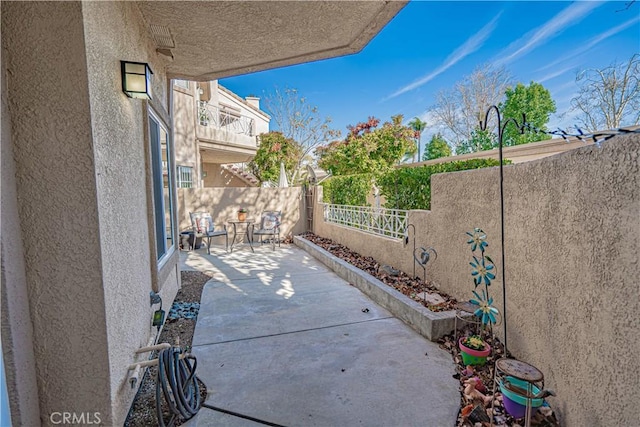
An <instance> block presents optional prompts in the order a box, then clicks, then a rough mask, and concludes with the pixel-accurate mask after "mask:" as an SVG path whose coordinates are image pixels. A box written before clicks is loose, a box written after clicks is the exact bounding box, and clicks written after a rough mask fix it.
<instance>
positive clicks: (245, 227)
mask: <svg viewBox="0 0 640 427" xmlns="http://www.w3.org/2000/svg"><path fill="white" fill-rule="evenodd" d="M229 224H232V225H233V239H232V240H231V247H230V249H229V252H233V247H234V246H235V244H236V243H241V242H242V241H243V240H244V236H247V241H248V242H249V247H250V248H251V252H255V251H254V250H253V244H252V243H251V236H249V227H250V226H251V224H253V221H229ZM238 228H240V230H239V231H238ZM238 236H239V237H240V240H238V239H237V238H238Z"/></svg>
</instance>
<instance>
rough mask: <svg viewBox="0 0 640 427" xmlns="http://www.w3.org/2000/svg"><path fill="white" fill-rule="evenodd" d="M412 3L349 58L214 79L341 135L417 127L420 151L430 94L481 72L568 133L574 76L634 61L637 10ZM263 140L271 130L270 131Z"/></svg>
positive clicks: (594, 5)
mask: <svg viewBox="0 0 640 427" xmlns="http://www.w3.org/2000/svg"><path fill="white" fill-rule="evenodd" d="M626 6H627V3H625V2H624V1H609V2H596V1H581V2H557V1H541V2H528V1H510V2H499V1H491V2H484V1H472V2H462V1H446V2H445V1H442V2H436V1H412V2H410V3H409V4H408V5H407V6H405V7H404V8H403V9H402V10H401V11H400V12H399V13H398V14H397V15H396V16H395V18H393V19H392V20H391V21H390V22H389V23H388V24H387V25H386V26H385V27H384V28H383V29H382V30H381V31H380V32H379V33H378V34H377V36H376V37H374V38H373V39H372V40H371V42H369V44H368V45H367V46H365V48H364V49H363V50H362V51H361V52H360V53H357V54H353V55H349V56H343V57H339V58H333V59H327V60H322V61H316V62H312V63H306V64H300V65H294V66H289V67H283V68H279V69H273V70H267V71H262V72H258V73H253V74H247V75H242V76H236V77H232V78H225V79H221V80H220V83H221V84H222V85H223V86H225V87H227V88H228V89H230V90H232V91H233V92H235V93H236V94H238V95H240V96H243V97H244V96H248V95H255V96H259V97H265V96H268V94H269V93H271V92H273V90H274V88H279V89H285V88H295V89H297V90H298V92H299V93H300V95H302V96H304V97H306V98H307V100H308V102H309V103H310V104H312V105H315V106H317V107H318V110H319V113H320V114H321V115H322V116H323V117H327V116H328V117H330V118H331V120H332V124H331V125H332V127H333V128H335V129H338V130H340V131H342V134H343V135H345V134H346V127H347V125H350V124H356V123H358V122H361V121H366V120H367V118H368V117H369V116H374V117H377V118H379V119H381V120H382V121H387V120H389V119H390V118H391V116H393V115H396V114H403V115H404V118H405V123H406V122H408V121H410V120H411V119H412V118H413V117H420V118H421V119H422V120H426V121H427V123H428V125H429V128H428V129H427V131H426V132H425V133H424V135H425V137H423V138H422V143H423V146H424V144H425V143H426V142H427V141H428V138H429V135H430V134H433V133H434V132H435V131H436V130H437V128H436V125H435V123H434V121H433V120H432V118H431V117H430V115H429V112H428V111H429V108H430V107H432V106H433V104H434V102H435V94H436V93H438V92H439V91H440V90H443V89H451V88H453V86H454V85H455V83H456V82H458V81H460V80H462V79H463V78H464V76H466V75H468V74H470V73H471V72H472V71H473V70H474V69H475V68H477V67H479V66H482V65H484V64H493V65H495V66H504V67H505V69H506V70H507V71H508V72H509V73H510V74H511V75H512V77H513V78H514V81H515V82H522V83H524V84H529V83H530V82H531V81H536V82H538V83H541V84H542V85H543V86H545V87H546V88H547V89H548V90H549V91H550V92H551V96H552V98H553V99H554V100H555V102H556V106H557V113H556V114H554V115H553V116H552V117H551V120H550V122H549V124H548V127H549V128H550V129H556V128H558V127H562V128H563V129H565V128H568V127H570V126H572V125H574V124H576V123H577V122H576V120H575V116H576V114H577V113H572V112H570V111H569V110H570V101H571V98H572V97H573V96H575V94H576V92H577V88H578V86H577V84H576V83H575V77H576V73H578V72H579V71H580V70H584V69H588V68H604V67H607V66H609V65H611V64H612V63H613V62H624V61H628V60H629V59H630V58H631V56H632V55H633V54H635V53H639V52H640V2H637V1H636V2H635V3H633V4H631V6H630V7H629V8H628V9H626V10H625V7H626ZM271 130H277V126H275V124H274V123H272V124H271Z"/></svg>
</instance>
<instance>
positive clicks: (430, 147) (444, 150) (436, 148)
mask: <svg viewBox="0 0 640 427" xmlns="http://www.w3.org/2000/svg"><path fill="white" fill-rule="evenodd" d="M450 155H451V147H449V144H448V143H447V141H446V140H445V139H444V138H443V137H442V135H441V134H439V133H436V134H435V135H433V136H432V137H431V141H429V143H428V144H427V147H426V150H425V152H424V157H423V158H422V160H431V159H438V158H440V157H449V156H450Z"/></svg>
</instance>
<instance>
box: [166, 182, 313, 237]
mask: <svg viewBox="0 0 640 427" xmlns="http://www.w3.org/2000/svg"><path fill="white" fill-rule="evenodd" d="M178 199H179V200H180V210H179V212H178V214H179V215H180V229H181V230H187V229H190V228H191V221H190V219H189V212H195V211H208V212H210V213H211V216H212V217H213V221H214V223H215V224H216V225H218V224H227V223H228V221H236V220H237V218H238V214H237V212H238V208H239V207H240V206H243V207H245V208H247V210H248V211H249V212H248V215H247V218H248V219H250V220H253V221H259V220H260V216H261V214H262V212H263V211H267V210H271V211H273V210H280V211H282V228H281V232H280V234H281V236H283V237H284V236H288V235H296V234H300V233H302V232H303V231H305V218H304V209H303V203H304V200H303V198H302V188H301V187H287V188H258V187H246V188H197V189H196V188H190V189H189V188H181V189H178ZM227 225H228V224H227Z"/></svg>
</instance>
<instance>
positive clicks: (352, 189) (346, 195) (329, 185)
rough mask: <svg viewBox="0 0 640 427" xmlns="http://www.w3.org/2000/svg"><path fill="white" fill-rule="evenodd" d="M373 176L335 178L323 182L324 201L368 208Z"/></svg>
mask: <svg viewBox="0 0 640 427" xmlns="http://www.w3.org/2000/svg"><path fill="white" fill-rule="evenodd" d="M372 180H373V175H371V174H368V173H365V174H358V175H342V176H334V177H331V178H329V179H327V180H325V181H323V182H322V184H321V185H322V188H323V195H324V197H323V200H324V202H325V203H333V204H336V205H353V206H367V195H368V194H369V192H370V191H371V182H372Z"/></svg>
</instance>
